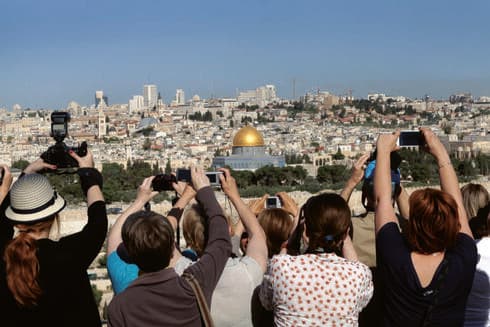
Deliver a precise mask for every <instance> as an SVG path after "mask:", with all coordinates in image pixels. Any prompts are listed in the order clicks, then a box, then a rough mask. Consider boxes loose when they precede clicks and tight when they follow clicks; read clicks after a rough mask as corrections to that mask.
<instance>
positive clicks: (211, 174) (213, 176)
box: [176, 168, 223, 187]
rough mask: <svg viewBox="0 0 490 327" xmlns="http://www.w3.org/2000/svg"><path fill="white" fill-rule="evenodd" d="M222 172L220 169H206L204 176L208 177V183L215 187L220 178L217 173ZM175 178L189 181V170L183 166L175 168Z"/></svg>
mask: <svg viewBox="0 0 490 327" xmlns="http://www.w3.org/2000/svg"><path fill="white" fill-rule="evenodd" d="M221 174H223V173H222V172H221V171H208V172H206V176H207V177H208V179H209V183H210V184H211V186H212V187H217V186H220V185H221V183H220V180H219V175H221ZM176 176H177V180H178V181H182V182H186V183H191V181H192V179H191V170H190V169H185V168H179V169H177V173H176Z"/></svg>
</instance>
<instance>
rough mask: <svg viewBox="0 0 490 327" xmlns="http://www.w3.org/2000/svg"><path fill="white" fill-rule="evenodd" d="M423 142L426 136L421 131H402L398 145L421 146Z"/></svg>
mask: <svg viewBox="0 0 490 327" xmlns="http://www.w3.org/2000/svg"><path fill="white" fill-rule="evenodd" d="M423 143H424V137H423V136H422V133H420V131H401V132H400V137H399V138H398V140H397V145H398V146H401V147H406V146H420V145H422V144H423Z"/></svg>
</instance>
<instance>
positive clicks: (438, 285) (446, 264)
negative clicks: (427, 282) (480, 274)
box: [421, 256, 449, 327]
mask: <svg viewBox="0 0 490 327" xmlns="http://www.w3.org/2000/svg"><path fill="white" fill-rule="evenodd" d="M448 270H449V260H448V259H447V258H446V256H444V259H443V260H442V264H441V273H440V274H439V276H438V277H437V281H436V285H435V287H434V295H433V297H432V302H431V304H430V305H429V306H428V307H427V310H426V311H425V314H424V319H423V320H422V324H421V326H423V327H427V326H430V320H431V316H432V311H434V307H435V306H436V305H437V302H438V301H439V293H440V291H441V288H442V284H443V282H444V279H445V278H446V275H447V272H448Z"/></svg>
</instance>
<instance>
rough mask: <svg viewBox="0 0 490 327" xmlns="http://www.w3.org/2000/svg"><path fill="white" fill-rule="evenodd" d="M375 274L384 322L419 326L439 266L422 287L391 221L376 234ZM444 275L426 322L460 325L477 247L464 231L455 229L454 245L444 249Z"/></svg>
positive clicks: (471, 278)
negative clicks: (449, 248)
mask: <svg viewBox="0 0 490 327" xmlns="http://www.w3.org/2000/svg"><path fill="white" fill-rule="evenodd" d="M376 251H377V266H378V270H377V274H378V280H379V281H381V282H382V286H381V287H382V294H383V303H384V325H385V326H410V327H411V326H420V325H421V323H422V320H423V318H424V315H425V313H426V311H427V308H428V307H429V305H430V304H431V303H432V301H433V293H434V289H435V288H436V285H437V282H436V281H437V277H438V276H439V274H440V273H441V266H439V267H438V268H437V270H436V272H435V274H434V277H433V278H432V281H431V282H430V284H429V285H428V286H427V287H422V286H421V285H420V281H419V279H418V276H417V273H416V271H415V268H414V266H413V263H412V259H411V256H410V253H411V250H410V248H409V246H408V244H407V242H406V240H405V239H404V238H403V237H402V235H401V234H400V231H399V229H398V226H397V225H396V224H395V223H388V224H386V225H385V226H383V227H382V228H381V230H380V231H379V232H378V235H377V237H376ZM445 257H446V258H447V259H448V261H449V266H448V271H447V275H446V276H445V278H444V281H443V282H442V287H441V288H440V292H439V294H438V298H437V305H436V306H435V307H434V309H433V311H432V314H431V319H430V321H431V324H430V326H462V324H463V320H464V311H465V305H466V299H467V298H468V294H469V292H470V289H471V285H472V283H473V276H474V274H475V266H476V262H477V251H476V246H475V242H474V241H473V239H471V238H470V237H469V236H468V235H466V234H463V233H459V234H458V237H457V240H456V245H455V247H454V248H453V249H451V250H447V251H446V252H445Z"/></svg>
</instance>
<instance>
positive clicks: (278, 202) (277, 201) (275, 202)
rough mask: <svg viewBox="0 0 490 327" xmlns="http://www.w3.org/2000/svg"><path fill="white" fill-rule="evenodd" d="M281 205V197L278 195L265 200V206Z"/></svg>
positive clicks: (275, 206) (267, 207)
mask: <svg viewBox="0 0 490 327" xmlns="http://www.w3.org/2000/svg"><path fill="white" fill-rule="evenodd" d="M280 207H281V199H279V197H278V196H269V197H268V198H267V200H266V201H265V208H266V209H270V208H280Z"/></svg>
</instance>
